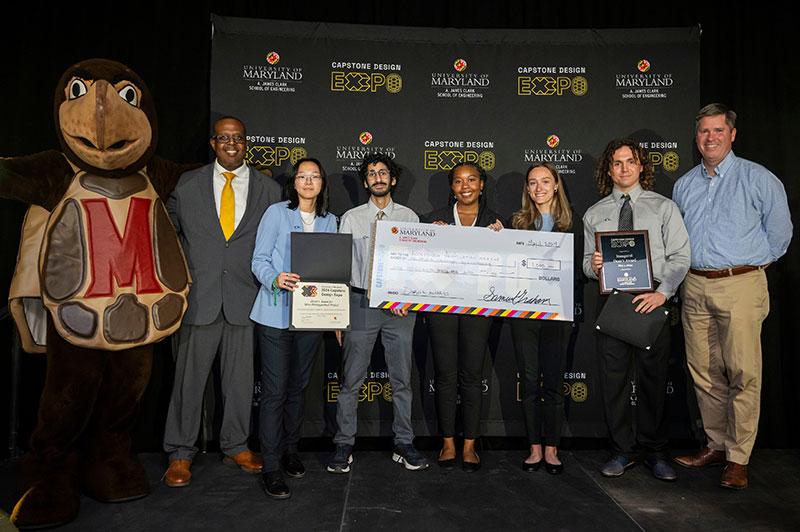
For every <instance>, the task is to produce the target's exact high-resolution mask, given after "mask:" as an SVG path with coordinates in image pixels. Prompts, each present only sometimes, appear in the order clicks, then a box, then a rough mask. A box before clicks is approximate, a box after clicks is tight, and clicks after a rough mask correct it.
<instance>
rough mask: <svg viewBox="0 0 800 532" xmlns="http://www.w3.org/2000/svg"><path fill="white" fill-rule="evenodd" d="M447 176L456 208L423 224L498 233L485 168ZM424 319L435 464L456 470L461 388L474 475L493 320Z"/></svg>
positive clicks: (463, 166)
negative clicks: (436, 438) (432, 386)
mask: <svg viewBox="0 0 800 532" xmlns="http://www.w3.org/2000/svg"><path fill="white" fill-rule="evenodd" d="M447 177H448V180H449V182H450V190H451V191H452V193H453V196H454V198H455V204H454V205H453V206H452V207H446V208H444V209H441V210H438V211H435V212H433V213H431V214H429V215H428V216H426V217H424V221H427V222H429V223H434V224H439V225H460V226H467V227H469V226H474V227H490V228H492V229H494V230H495V231H499V230H500V229H502V227H503V224H502V223H501V222H500V220H499V218H498V216H497V214H496V213H495V212H493V211H492V210H491V209H489V208H488V207H487V206H486V203H485V201H483V200H482V192H483V188H484V186H485V184H486V172H485V171H484V170H483V168H481V167H480V166H478V165H477V164H474V163H460V164H458V165H456V166H455V167H453V169H452V170H450V174H449V175H448V176H447ZM427 319H428V333H429V336H430V339H431V348H432V350H433V360H434V365H435V367H436V399H437V401H436V405H437V410H438V413H439V430H440V431H441V433H442V436H443V438H444V441H443V445H442V450H441V452H440V453H439V459H438V463H439V465H441V466H442V467H445V468H448V469H450V468H452V467H454V466H455V461H456V447H455V440H454V437H455V418H456V399H457V393H458V388H460V390H461V407H462V414H463V416H462V417H463V425H464V449H463V451H462V468H463V469H464V470H465V471H477V470H478V469H479V468H480V465H481V463H480V458H479V457H478V454H477V452H475V438H477V436H478V431H479V428H480V421H481V380H482V377H483V362H484V359H485V356H486V344H487V341H488V339H489V331H490V328H491V325H492V318H486V317H483V316H465V315H453V314H440V313H435V312H432V313H429V314H427Z"/></svg>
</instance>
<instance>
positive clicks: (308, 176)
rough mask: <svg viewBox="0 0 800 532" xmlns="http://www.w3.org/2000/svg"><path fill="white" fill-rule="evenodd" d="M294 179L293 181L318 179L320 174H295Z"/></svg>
mask: <svg viewBox="0 0 800 532" xmlns="http://www.w3.org/2000/svg"><path fill="white" fill-rule="evenodd" d="M294 179H295V181H320V180H321V179H322V176H321V175H320V174H297V175H296V176H295V177H294Z"/></svg>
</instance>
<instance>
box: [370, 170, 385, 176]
mask: <svg viewBox="0 0 800 532" xmlns="http://www.w3.org/2000/svg"><path fill="white" fill-rule="evenodd" d="M378 176H381V177H389V170H378V171H377V172H376V171H375V170H370V171H369V172H367V177H378Z"/></svg>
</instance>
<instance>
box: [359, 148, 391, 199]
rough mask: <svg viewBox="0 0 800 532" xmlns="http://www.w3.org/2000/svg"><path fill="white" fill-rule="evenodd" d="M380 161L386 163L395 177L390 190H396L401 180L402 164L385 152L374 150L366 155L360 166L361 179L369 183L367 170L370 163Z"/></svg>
mask: <svg viewBox="0 0 800 532" xmlns="http://www.w3.org/2000/svg"><path fill="white" fill-rule="evenodd" d="M378 163H383V164H384V165H386V168H388V169H389V177H391V178H392V179H394V185H392V184H391V182H390V183H389V192H394V189H395V187H397V183H399V182H400V173H401V172H402V170H401V169H400V166H398V164H397V163H396V162H394V159H392V158H391V157H389V156H388V155H386V154H385V153H378V152H374V153H370V154H367V155H365V156H364V160H363V161H361V166H359V167H358V175H360V176H361V181H362V182H363V183H364V185H366V184H367V172H368V167H369V165H371V164H378Z"/></svg>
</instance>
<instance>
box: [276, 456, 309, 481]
mask: <svg viewBox="0 0 800 532" xmlns="http://www.w3.org/2000/svg"><path fill="white" fill-rule="evenodd" d="M281 465H282V466H283V472H284V473H286V475H287V476H290V477H292V478H303V477H304V476H306V468H305V467H304V466H303V462H301V461H300V457H299V456H297V453H289V454H285V455H283V458H281Z"/></svg>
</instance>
